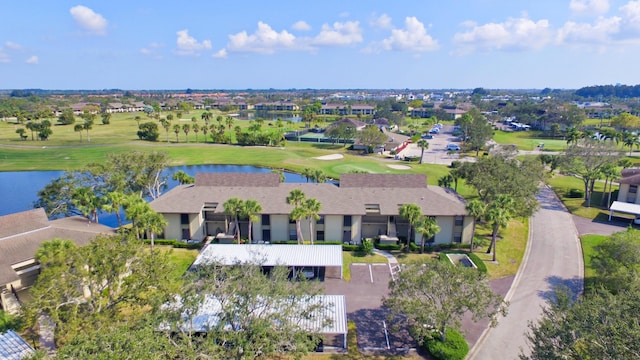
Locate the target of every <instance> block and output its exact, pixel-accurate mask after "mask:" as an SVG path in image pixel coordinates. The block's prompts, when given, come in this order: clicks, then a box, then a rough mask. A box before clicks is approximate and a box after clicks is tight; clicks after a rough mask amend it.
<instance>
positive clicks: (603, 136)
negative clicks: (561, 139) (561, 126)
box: [565, 127, 640, 155]
mask: <svg viewBox="0 0 640 360" xmlns="http://www.w3.org/2000/svg"><path fill="white" fill-rule="evenodd" d="M565 138H566V140H567V145H572V144H573V145H575V144H577V143H578V141H579V140H580V139H586V138H594V139H597V140H601V141H611V142H615V143H616V144H619V143H620V142H622V145H623V146H625V147H629V155H631V152H632V151H633V147H634V146H635V147H637V148H640V137H638V134H634V133H632V132H629V131H616V130H615V129H613V128H604V127H603V128H600V129H598V131H594V130H590V129H585V130H578V129H577V128H576V127H571V128H569V129H567V133H566V136H565Z"/></svg>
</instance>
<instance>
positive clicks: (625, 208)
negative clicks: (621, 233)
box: [609, 201, 640, 221]
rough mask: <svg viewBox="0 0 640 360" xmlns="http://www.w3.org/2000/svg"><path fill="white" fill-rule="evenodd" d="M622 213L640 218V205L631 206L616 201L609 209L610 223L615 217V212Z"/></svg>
mask: <svg viewBox="0 0 640 360" xmlns="http://www.w3.org/2000/svg"><path fill="white" fill-rule="evenodd" d="M614 211H615V212H621V213H625V214H633V215H635V216H640V205H639V204H630V203H626V202H622V201H614V202H613V204H611V207H610V208H609V221H611V217H612V216H613V212H614Z"/></svg>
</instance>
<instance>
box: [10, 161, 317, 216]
mask: <svg viewBox="0 0 640 360" xmlns="http://www.w3.org/2000/svg"><path fill="white" fill-rule="evenodd" d="M178 170H182V171H184V172H186V173H187V174H189V175H191V176H195V174H196V173H199V172H243V173H265V172H270V171H271V169H268V168H260V167H255V166H243V165H189V166H172V167H169V168H168V169H167V170H166V173H167V174H168V175H169V178H168V181H167V184H168V188H167V190H165V192H166V191H168V190H169V189H172V188H173V187H175V186H176V185H178V182H177V181H174V180H172V179H171V174H173V173H174V172H176V171H178ZM62 174H64V171H9V172H0V216H2V215H8V214H12V213H16V212H20V211H26V210H31V209H33V204H34V202H35V201H36V200H38V191H40V190H41V189H42V188H44V187H45V186H46V185H47V184H48V183H50V182H51V181H52V180H53V179H55V178H58V177H60V176H61V175H62ZM284 177H285V182H289V183H297V182H305V181H306V179H305V178H304V176H302V175H300V174H295V173H291V172H284ZM99 219H100V223H101V224H104V225H108V226H117V220H116V216H115V215H114V214H108V213H102V214H100V216H99Z"/></svg>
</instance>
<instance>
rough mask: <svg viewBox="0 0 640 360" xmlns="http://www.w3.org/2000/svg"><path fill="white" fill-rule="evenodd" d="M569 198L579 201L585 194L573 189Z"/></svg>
mask: <svg viewBox="0 0 640 360" xmlns="http://www.w3.org/2000/svg"><path fill="white" fill-rule="evenodd" d="M566 196H567V197H568V198H572V199H578V198H581V197H583V196H584V192H583V191H582V190H580V189H571V190H569V192H567V195H566Z"/></svg>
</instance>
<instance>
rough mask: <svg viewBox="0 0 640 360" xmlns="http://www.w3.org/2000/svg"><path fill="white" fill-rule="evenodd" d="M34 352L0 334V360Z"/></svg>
mask: <svg viewBox="0 0 640 360" xmlns="http://www.w3.org/2000/svg"><path fill="white" fill-rule="evenodd" d="M345 321H346V320H345ZM345 326H346V325H345ZM34 352H35V350H33V348H32V347H31V346H30V345H29V344H28V343H27V342H26V341H25V340H24V339H23V338H21V337H20V335H18V334H16V332H15V331H13V330H8V331H7V332H5V333H0V359H4V360H20V359H23V358H26V357H28V356H30V355H32V354H33V353H34Z"/></svg>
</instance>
